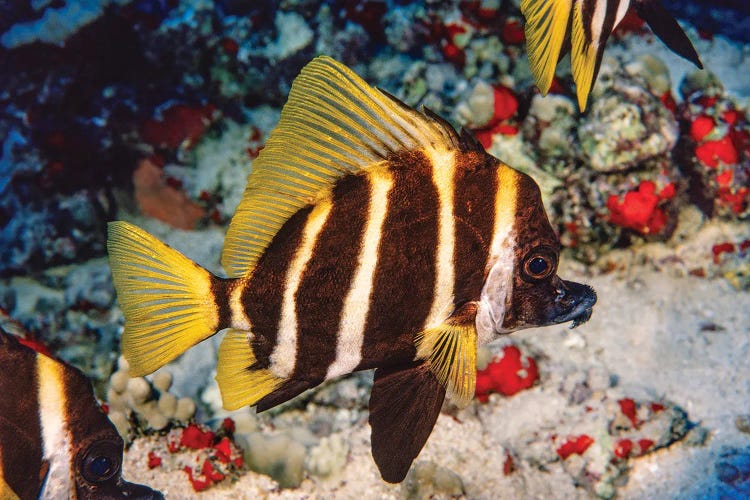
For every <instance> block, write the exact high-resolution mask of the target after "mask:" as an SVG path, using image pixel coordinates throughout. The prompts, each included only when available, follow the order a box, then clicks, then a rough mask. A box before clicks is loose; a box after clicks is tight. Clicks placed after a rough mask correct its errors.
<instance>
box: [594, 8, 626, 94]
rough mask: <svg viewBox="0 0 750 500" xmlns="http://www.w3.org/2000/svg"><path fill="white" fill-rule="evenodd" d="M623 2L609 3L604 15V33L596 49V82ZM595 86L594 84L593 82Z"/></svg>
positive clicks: (602, 32)
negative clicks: (605, 49) (606, 46)
mask: <svg viewBox="0 0 750 500" xmlns="http://www.w3.org/2000/svg"><path fill="white" fill-rule="evenodd" d="M621 1H623V0H609V1H608V2H607V8H606V11H605V13H604V22H603V23H602V31H601V35H600V38H601V39H600V40H599V47H598V48H597V49H596V59H595V60H596V66H595V67H594V73H593V75H594V80H596V75H598V74H599V68H600V67H601V65H602V58H603V56H604V46H605V45H606V44H607V40H608V39H609V35H610V34H611V33H612V30H614V29H615V21H616V20H617V9H618V7H619V6H620V2H621ZM592 85H593V82H592Z"/></svg>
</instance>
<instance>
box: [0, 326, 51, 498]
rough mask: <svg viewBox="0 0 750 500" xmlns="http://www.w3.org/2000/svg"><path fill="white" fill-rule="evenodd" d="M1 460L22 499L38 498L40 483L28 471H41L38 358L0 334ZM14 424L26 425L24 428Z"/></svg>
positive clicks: (11, 485)
mask: <svg viewBox="0 0 750 500" xmlns="http://www.w3.org/2000/svg"><path fill="white" fill-rule="evenodd" d="M0 336H2V337H3V338H0V366H2V370H4V371H8V372H10V371H11V370H12V372H13V373H12V375H11V374H9V373H6V374H5V375H3V376H2V377H0V394H2V397H0V419H1V420H2V421H1V422H0V459H1V460H2V463H1V464H0V466H2V471H3V474H4V479H5V482H6V483H8V486H10V487H11V488H13V491H15V492H16V493H17V494H18V495H19V496H20V497H21V498H35V497H36V496H37V495H38V494H39V487H40V486H41V484H37V485H34V484H33V483H32V482H31V481H28V480H27V478H28V476H29V471H39V470H41V468H42V435H41V426H40V424H39V391H38V387H39V382H38V379H37V371H36V356H34V353H33V351H31V350H30V349H26V348H23V347H21V346H19V345H18V344H17V343H16V342H15V341H14V340H13V339H10V338H7V337H5V334H3V333H0ZM13 422H23V423H24V427H23V429H21V428H19V427H17V426H16V425H15V424H14V423H13Z"/></svg>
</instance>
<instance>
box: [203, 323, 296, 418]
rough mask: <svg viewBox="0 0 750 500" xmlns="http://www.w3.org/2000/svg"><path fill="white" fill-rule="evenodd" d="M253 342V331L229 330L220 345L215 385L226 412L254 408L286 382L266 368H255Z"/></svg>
mask: <svg viewBox="0 0 750 500" xmlns="http://www.w3.org/2000/svg"><path fill="white" fill-rule="evenodd" d="M251 341H252V334H251V333H250V332H245V331H242V330H228V331H227V333H226V335H225V336H224V340H222V341H221V346H219V361H218V363H217V367H216V382H218V384H219V391H220V392H221V399H222V402H223V403H224V408H225V409H227V410H237V409H239V408H242V407H243V406H252V405H254V404H256V403H257V402H258V401H260V400H262V399H263V398H265V397H266V396H268V395H269V394H270V393H272V392H273V391H275V390H276V389H277V388H278V387H279V386H281V385H282V384H283V383H284V380H285V379H282V378H279V377H277V376H275V375H274V374H273V373H271V371H270V370H268V369H267V368H258V367H256V361H257V360H256V359H255V353H254V352H253V348H252V344H251Z"/></svg>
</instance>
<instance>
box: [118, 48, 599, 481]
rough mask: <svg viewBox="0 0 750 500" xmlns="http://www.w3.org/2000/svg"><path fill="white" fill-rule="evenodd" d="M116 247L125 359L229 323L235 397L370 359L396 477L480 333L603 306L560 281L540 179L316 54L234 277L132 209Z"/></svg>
mask: <svg viewBox="0 0 750 500" xmlns="http://www.w3.org/2000/svg"><path fill="white" fill-rule="evenodd" d="M108 248H109V254H110V264H111V268H112V275H113V280H114V284H115V288H116V289H117V293H118V300H119V301H120V303H121V306H122V309H123V314H124V316H125V330H124V333H123V337H122V349H123V354H124V355H125V357H126V358H127V359H128V361H129V363H130V369H131V373H133V374H135V375H141V374H146V373H150V372H152V371H153V370H155V369H157V368H159V367H160V366H162V365H163V364H165V363H167V362H169V361H171V360H172V359H174V358H175V357H177V356H179V355H180V354H181V353H182V352H184V351H185V350H186V349H187V348H189V347H190V346H192V345H194V344H196V343H198V342H200V341H202V340H204V339H206V338H208V337H210V336H212V335H214V334H215V333H216V332H217V331H219V330H222V329H227V332H226V333H225V336H224V339H223V341H222V343H221V346H220V348H219V360H218V365H217V381H218V384H219V388H220V390H221V393H222V399H223V403H224V406H225V407H226V408H227V409H236V408H239V407H242V406H246V405H255V406H256V407H257V409H258V410H260V411H262V410H265V409H268V408H271V407H273V406H275V405H277V404H280V403H282V402H284V401H287V400H289V399H291V398H293V397H295V396H296V395H298V394H300V393H301V392H303V391H304V390H306V389H309V388H312V387H315V386H316V385H318V384H320V383H321V382H323V381H324V380H330V379H333V378H336V377H339V376H341V375H344V374H347V373H351V372H354V371H358V370H366V369H372V368H375V369H376V372H375V384H374V387H373V391H372V395H371V399H370V423H371V426H372V446H373V455H374V458H375V461H376V463H377V464H378V466H379V468H380V471H381V474H382V475H383V477H384V478H385V479H386V480H388V481H391V482H399V481H401V480H402V479H403V478H404V476H405V475H406V472H407V471H408V469H409V467H410V465H411V463H412V461H413V459H414V458H415V457H416V456H417V454H418V453H419V451H420V450H421V448H422V446H423V445H424V443H425V441H426V439H427V437H428V436H429V434H430V432H431V430H432V427H433V426H434V423H435V420H436V419H437V416H438V413H439V411H440V407H441V405H442V403H443V400H444V398H445V396H446V395H447V396H448V397H449V398H450V399H451V400H453V401H454V402H455V403H457V404H458V405H461V406H463V405H466V404H468V402H469V401H470V400H471V398H472V397H473V395H474V384H475V376H476V349H477V346H478V345H482V344H485V343H487V342H490V341H491V340H493V339H495V338H497V337H498V336H500V335H503V334H506V333H509V332H511V331H514V330H517V329H520V328H525V327H531V326H539V325H545V324H553V323H561V322H565V321H574V324H577V323H580V322H583V321H586V320H587V319H588V317H589V316H590V314H591V310H592V306H593V305H594V302H595V301H596V297H595V294H594V292H593V290H592V289H591V288H589V287H587V286H585V285H579V284H576V283H571V282H567V281H563V280H561V279H560V278H558V277H557V276H556V268H557V259H558V252H559V242H558V240H557V237H556V236H555V233H554V231H553V229H552V227H551V226H550V224H549V221H548V219H547V216H546V214H545V212H544V207H543V206H542V202H541V197H540V192H539V188H538V187H537V185H536V183H535V182H534V181H533V180H532V179H531V178H530V177H528V176H527V175H525V174H522V173H520V172H518V171H516V170H514V169H512V168H510V167H509V166H507V165H505V164H504V163H502V162H500V161H499V160H497V159H496V158H494V157H492V156H490V155H489V154H487V153H486V152H485V151H484V149H483V148H482V146H481V144H479V143H478V142H477V141H476V140H475V139H474V137H473V136H471V134H470V133H468V132H462V134H460V135H459V134H457V133H456V132H455V130H454V129H453V128H452V127H451V126H450V125H449V124H448V123H447V122H445V121H444V120H442V119H441V118H439V117H438V116H437V115H435V114H433V113H431V112H430V111H429V110H425V111H424V112H417V111H416V110H414V109H412V108H409V107H408V106H406V105H405V104H403V103H401V102H400V101H398V100H396V99H395V98H393V97H392V96H390V95H388V94H387V93H385V92H383V91H380V90H377V89H374V88H372V87H370V86H369V85H368V84H367V83H365V82H364V81H363V80H362V79H361V78H360V77H358V76H357V75H356V74H354V73H353V72H352V71H351V70H349V69H348V68H346V67H345V66H343V65H341V64H339V63H337V62H336V61H334V60H333V59H330V58H328V57H319V58H316V59H315V60H313V61H312V62H311V63H309V64H308V65H307V66H306V67H305V68H303V70H302V72H301V74H300V76H299V77H298V78H297V79H296V80H295V82H294V84H293V85H292V90H291V93H290V97H289V101H288V102H287V104H286V105H285V106H284V109H283V110H282V113H281V119H280V122H279V125H278V126H277V128H276V129H275V130H274V131H273V132H272V133H271V135H270V137H269V139H268V142H267V144H266V146H265V148H264V149H263V150H262V152H261V154H260V156H259V157H258V158H257V159H256V160H255V162H254V165H253V172H252V173H251V174H250V176H249V178H248V185H247V188H246V191H245V194H244V197H243V200H242V201H241V203H240V205H239V207H238V209H237V212H236V213H235V215H234V217H233V219H232V222H231V223H230V227H229V230H228V233H227V237H226V241H225V245H224V250H223V254H222V264H223V266H224V268H225V269H226V270H227V272H228V273H229V275H230V277H228V278H219V277H216V276H214V275H212V274H210V273H209V272H208V271H206V270H204V269H203V268H201V267H200V266H197V265H196V264H194V263H193V262H191V261H189V260H188V259H187V258H185V257H184V256H182V255H181V254H179V253H178V252H177V251H175V250H173V249H171V248H169V247H168V246H167V245H165V244H164V243H162V242H160V241H158V240H157V239H156V238H154V237H153V236H151V235H149V234H148V233H146V232H144V231H142V230H141V229H139V228H137V227H135V226H133V225H131V224H128V223H125V222H113V223H110V225H109V239H108ZM405 430H406V431H405Z"/></svg>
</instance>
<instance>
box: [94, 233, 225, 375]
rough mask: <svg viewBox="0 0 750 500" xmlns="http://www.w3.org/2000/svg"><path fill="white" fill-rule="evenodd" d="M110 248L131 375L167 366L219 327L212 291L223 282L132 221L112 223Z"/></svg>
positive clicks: (146, 372) (113, 276)
mask: <svg viewBox="0 0 750 500" xmlns="http://www.w3.org/2000/svg"><path fill="white" fill-rule="evenodd" d="M107 248H108V251H109V262H110V268H111V271H112V280H113V282H114V286H115V290H116V291H117V298H118V301H119V303H120V307H121V308H122V312H123V315H124V316H125V330H124V331H123V334H122V341H121V343H122V352H123V355H124V356H125V359H127V360H128V363H129V364H130V373H131V375H132V376H141V375H146V374H148V373H151V372H153V371H154V370H156V369H158V368H160V367H162V366H164V365H165V364H167V363H168V362H170V361H172V360H173V359H175V358H177V357H178V356H179V355H181V354H182V353H183V352H185V351H186V350H187V349H189V348H190V347H192V346H193V345H195V344H197V343H199V342H201V341H203V340H205V339H207V338H208V337H210V336H211V335H213V334H214V333H215V332H216V330H217V329H218V328H219V324H218V313H217V308H216V301H215V298H214V294H213V292H212V281H213V280H215V279H218V278H215V277H214V276H212V275H211V273H209V272H208V271H206V270H205V269H203V268H202V267H200V266H199V265H197V264H195V263H194V262H192V261H191V260H190V259H188V258H187V257H185V256H184V255H182V254H181V253H179V252H178V251H177V250H174V249H173V248H170V247H169V246H167V245H166V244H164V243H162V242H161V241H159V240H158V239H157V238H155V237H154V236H152V235H150V234H148V233H147V232H145V231H143V230H142V229H140V228H138V227H136V226H134V225H132V224H129V223H127V222H122V221H117V222H110V223H109V226H108V239H107Z"/></svg>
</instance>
